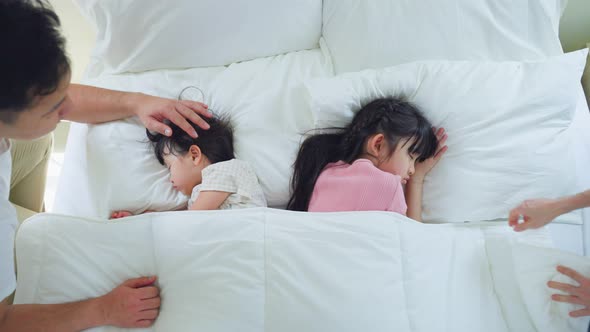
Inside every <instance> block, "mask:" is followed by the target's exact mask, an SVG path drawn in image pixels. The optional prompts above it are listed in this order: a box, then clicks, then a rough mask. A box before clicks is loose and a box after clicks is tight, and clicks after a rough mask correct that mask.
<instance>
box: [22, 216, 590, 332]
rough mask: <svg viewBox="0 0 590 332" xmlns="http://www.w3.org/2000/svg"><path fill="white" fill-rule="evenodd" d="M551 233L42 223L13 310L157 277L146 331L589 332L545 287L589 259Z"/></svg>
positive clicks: (153, 221) (252, 222) (271, 219)
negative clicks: (558, 244)
mask: <svg viewBox="0 0 590 332" xmlns="http://www.w3.org/2000/svg"><path fill="white" fill-rule="evenodd" d="M545 235H546V232H543V231H538V232H537V231H531V232H526V233H522V234H517V233H514V232H512V231H511V230H510V229H509V228H508V227H507V226H506V223H505V222H502V223H486V224H485V225H473V224H470V225H466V224H456V225H426V224H420V223H417V222H414V221H411V220H409V219H407V218H405V217H403V216H401V215H398V214H393V213H386V212H358V213H324V214H322V213H316V214H314V213H297V212H289V211H282V210H273V209H248V210H239V211H237V210H236V211H211V212H196V211H186V212H165V213H153V214H146V215H141V216H137V217H132V218H127V219H122V220H118V221H102V220H90V219H82V218H75V217H66V216H61V215H52V214H42V215H38V216H36V217H33V218H31V219H29V220H28V221H27V222H25V223H24V224H23V225H22V227H21V228H20V230H19V232H18V235H17V260H18V272H19V279H18V289H17V295H16V302H18V303H56V302H65V301H74V300H79V299H85V298H89V297H94V296H98V295H101V294H104V293H106V292H108V291H109V290H110V289H112V288H113V287H115V286H116V285H118V284H119V283H121V282H122V281H123V280H125V279H127V278H132V277H137V276H142V275H157V276H158V285H159V286H160V287H161V296H162V300H163V302H162V308H161V313H160V316H159V318H158V320H157V321H156V323H155V325H154V326H153V327H152V328H151V329H149V331H188V330H191V331H429V332H430V331H453V332H457V331H459V332H461V331H490V332H501V331H518V332H527V331H552V332H553V331H564V332H565V331H585V329H586V327H587V326H588V321H589V318H577V319H574V318H569V317H568V316H567V312H569V311H572V310H575V309H576V306H574V305H569V304H560V303H556V302H552V301H550V294H551V293H552V292H551V291H550V289H548V288H547V286H546V282H547V281H549V280H551V279H553V280H560V281H563V280H565V279H560V277H559V276H558V273H557V272H556V271H555V265H556V264H563V265H567V266H570V267H572V268H575V269H577V270H579V271H580V272H581V273H584V274H586V275H590V262H589V261H588V260H587V259H585V258H582V257H578V256H574V255H571V254H566V253H563V252H560V251H556V250H554V249H547V248H542V247H540V245H543V244H546V237H545ZM525 243H527V244H525ZM531 243H535V244H536V245H537V246H533V245H531ZM96 330H97V331H117V330H118V329H115V328H112V327H107V328H99V329H96Z"/></svg>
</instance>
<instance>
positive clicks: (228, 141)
mask: <svg viewBox="0 0 590 332" xmlns="http://www.w3.org/2000/svg"><path fill="white" fill-rule="evenodd" d="M203 120H205V121H206V122H207V123H208V124H209V126H210V128H209V129H207V130H204V129H201V128H200V127H199V126H197V125H196V124H194V123H191V125H192V126H193V128H195V130H196V131H197V134H198V136H199V137H197V138H192V137H191V136H190V135H189V134H187V133H186V132H185V131H184V130H182V129H181V128H180V127H178V126H177V125H175V124H173V123H171V122H167V123H166V124H167V125H168V126H170V128H171V129H172V135H170V136H165V135H162V134H152V133H151V132H150V131H149V130H146V133H147V136H148V138H149V140H150V142H151V144H152V147H153V148H154V154H155V155H156V158H158V161H159V162H160V164H162V165H165V163H164V156H165V155H166V153H165V152H166V151H169V153H172V154H174V155H176V156H184V155H186V154H187V153H188V152H189V149H190V147H191V145H197V146H198V147H199V148H200V149H201V152H202V153H203V154H204V155H205V156H206V157H207V159H209V161H210V162H211V163H212V164H215V163H218V162H221V161H226V160H231V159H233V158H234V138H233V128H232V126H231V124H230V121H229V120H228V119H227V118H219V117H213V118H203ZM189 123H190V121H189Z"/></svg>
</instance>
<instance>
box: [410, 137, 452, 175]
mask: <svg viewBox="0 0 590 332" xmlns="http://www.w3.org/2000/svg"><path fill="white" fill-rule="evenodd" d="M432 130H433V131H434V132H435V134H436V139H437V140H438V146H437V148H436V152H435V153H434V156H432V157H430V158H428V159H426V160H424V161H423V162H421V163H416V170H415V173H414V175H412V178H415V179H424V177H425V176H426V174H428V173H429V172H430V171H431V170H432V168H434V166H435V165H436V164H437V163H438V161H439V160H440V158H442V156H443V155H444V154H445V152H447V149H448V147H447V146H446V145H445V142H446V141H447V138H448V136H447V133H446V132H445V129H444V128H438V129H437V128H434V127H433V128H432Z"/></svg>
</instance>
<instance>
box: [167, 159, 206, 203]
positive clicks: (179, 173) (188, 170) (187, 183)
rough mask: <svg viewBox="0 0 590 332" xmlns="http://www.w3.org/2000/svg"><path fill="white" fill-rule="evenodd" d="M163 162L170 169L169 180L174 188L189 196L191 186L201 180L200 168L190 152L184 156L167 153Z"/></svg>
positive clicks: (191, 190)
mask: <svg viewBox="0 0 590 332" xmlns="http://www.w3.org/2000/svg"><path fill="white" fill-rule="evenodd" d="M164 162H165V164H166V166H167V167H168V170H169V171H170V182H171V183H172V185H173V186H174V189H175V190H178V191H180V192H182V193H183V194H185V195H187V196H190V195H191V194H192V192H193V188H194V187H195V186H196V185H198V184H200V183H201V181H202V178H201V168H200V167H199V166H198V165H196V164H195V163H194V161H193V158H192V157H191V155H190V153H187V154H185V155H184V156H177V155H175V154H172V153H167V154H165V155H164Z"/></svg>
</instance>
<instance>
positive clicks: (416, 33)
mask: <svg viewBox="0 0 590 332" xmlns="http://www.w3.org/2000/svg"><path fill="white" fill-rule="evenodd" d="M566 3H567V0H535V1H515V0H412V1H391V0H371V1H366V0H325V1H324V7H323V28H322V35H323V38H324V39H325V41H326V44H327V46H328V48H329V50H330V53H331V54H332V57H333V61H334V65H335V69H336V72H337V73H342V72H351V71H358V70H362V69H367V68H381V67H387V66H392V65H396V64H400V63H405V62H410V61H418V60H434V59H441V60H442V59H446V60H474V59H490V60H524V59H538V58H543V57H545V56H548V55H557V54H561V53H562V49H561V45H560V42H559V38H558V28H559V19H560V16H561V13H562V12H563V9H564V8H565V5H566Z"/></svg>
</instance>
